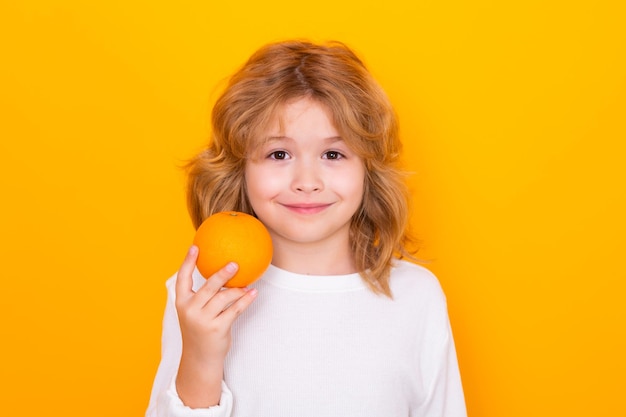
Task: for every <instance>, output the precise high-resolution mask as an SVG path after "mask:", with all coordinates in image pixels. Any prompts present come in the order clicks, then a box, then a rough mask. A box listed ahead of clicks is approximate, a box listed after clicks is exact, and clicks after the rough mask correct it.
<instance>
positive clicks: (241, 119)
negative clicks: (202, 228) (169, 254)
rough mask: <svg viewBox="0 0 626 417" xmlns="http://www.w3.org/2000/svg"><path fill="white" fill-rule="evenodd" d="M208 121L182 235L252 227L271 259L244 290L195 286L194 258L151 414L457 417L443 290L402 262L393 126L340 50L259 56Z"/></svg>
mask: <svg viewBox="0 0 626 417" xmlns="http://www.w3.org/2000/svg"><path fill="white" fill-rule="evenodd" d="M212 123H213V125H212V126H213V132H212V133H213V137H212V141H211V143H210V144H209V146H208V148H207V149H206V150H205V151H204V152H202V153H201V154H200V155H198V156H197V157H196V158H195V159H194V160H193V161H192V163H191V165H190V170H189V190H188V191H189V199H188V205H189V209H190V213H191V217H192V220H193V223H194V225H195V226H196V227H198V226H199V225H200V223H201V222H202V220H203V219H205V218H206V217H207V216H209V215H211V214H213V213H216V212H219V211H226V210H237V211H243V212H247V213H250V214H253V215H255V216H256V217H257V218H258V219H260V220H261V221H262V222H263V223H264V224H265V226H266V227H267V228H268V230H269V232H270V235H271V237H272V242H273V245H274V257H273V260H272V264H271V265H270V267H269V268H268V270H267V271H266V272H265V274H264V275H263V276H262V277H261V279H260V280H259V281H257V282H256V283H254V284H253V285H251V286H250V287H249V288H229V289H223V288H222V286H223V284H224V283H225V282H226V281H227V280H228V279H229V278H231V277H232V276H233V275H234V274H235V273H236V270H237V265H236V264H234V263H230V264H228V265H226V266H225V267H224V268H223V269H222V270H220V271H219V272H217V273H216V274H215V275H213V276H211V277H206V278H208V279H207V280H205V279H204V278H203V277H202V276H200V274H199V273H198V272H197V270H196V269H195V261H196V257H197V253H198V249H197V248H196V247H191V249H190V250H189V252H188V254H187V257H186V259H185V260H184V262H183V264H182V266H181V268H180V270H179V272H178V274H177V276H176V277H172V278H171V279H170V280H169V281H168V282H167V289H168V299H167V305H166V308H165V318H164V322H163V341H162V342H163V345H162V360H161V364H160V366H159V369H158V372H157V376H156V379H155V382H154V386H153V389H152V396H151V399H150V404H149V407H148V410H147V414H146V415H147V416H149V417H153V416H190V417H191V416H232V417H257V416H258V417H329V416H341V417H347V416H370V417H400V416H403V417H404V416H426V417H441V416H448V417H461V416H465V415H466V412H465V404H464V398H463V391H462V387H461V381H460V376H459V370H458V366H457V360H456V353H455V348H454V342H453V339H452V334H451V331H450V326H449V321H448V315H447V310H446V301H445V297H444V295H443V293H442V290H441V287H440V286H439V283H438V281H437V279H436V278H435V277H434V276H433V275H432V274H431V273H430V272H429V271H428V270H426V269H425V268H423V267H421V266H417V265H416V264H413V263H409V262H407V261H405V260H401V259H400V258H401V257H405V256H407V253H406V252H407V251H406V249H405V246H406V245H407V243H408V241H409V236H408V234H407V230H406V229H407V217H408V208H407V201H408V195H407V191H406V189H405V185H404V183H403V175H402V173H401V172H400V170H399V169H398V167H397V160H398V156H399V152H400V143H399V139H398V130H397V124H396V119H395V115H394V112H393V109H392V107H391V106H390V104H389V101H388V99H387V97H386V95H385V94H384V92H383V91H382V90H381V88H380V87H379V86H378V84H377V83H376V82H375V81H374V80H373V78H372V76H371V75H370V73H369V72H368V71H367V69H366V68H365V66H364V65H363V63H362V62H361V61H360V60H359V58H358V57H357V56H356V55H355V54H354V53H353V52H352V51H351V50H350V49H348V48H347V47H346V46H344V45H342V44H340V43H330V44H324V45H318V44H312V43H308V42H296V41H294V42H281V43H276V44H271V45H268V46H266V47H263V48H261V49H260V50H259V51H258V52H256V53H255V54H254V55H252V57H251V58H250V59H249V60H248V62H247V63H246V64H245V65H244V66H243V67H242V68H241V69H240V70H239V71H238V72H237V73H235V74H234V76H233V77H232V78H231V80H230V82H229V84H228V86H227V88H226V90H225V92H224V93H223V94H222V96H221V97H220V98H219V99H218V101H217V102H216V104H215V107H214V109H213V113H212ZM248 249H249V250H254V248H253V247H251V248H248Z"/></svg>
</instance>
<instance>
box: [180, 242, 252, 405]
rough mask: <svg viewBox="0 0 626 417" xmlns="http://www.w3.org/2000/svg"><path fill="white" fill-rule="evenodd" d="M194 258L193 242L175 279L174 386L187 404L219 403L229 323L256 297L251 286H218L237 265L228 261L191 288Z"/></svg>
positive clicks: (194, 248)
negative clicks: (178, 346) (177, 336)
mask: <svg viewBox="0 0 626 417" xmlns="http://www.w3.org/2000/svg"><path fill="white" fill-rule="evenodd" d="M197 257H198V248H197V247H195V246H192V247H191V248H190V249H189V252H188V253H187V256H186V257H185V261H184V262H183V264H182V266H181V268H180V270H179V272H178V277H177V281H176V311H177V312H178V320H179V323H180V330H181V334H182V341H183V351H182V356H181V360H180V367H179V370H178V376H177V379H176V387H177V390H178V395H179V396H180V398H181V399H182V400H183V402H184V403H185V404H186V405H187V406H189V407H192V408H198V407H208V406H211V405H216V404H218V403H219V398H220V395H221V382H222V378H223V373H224V358H225V357H226V354H227V353H228V349H229V348H230V343H231V337H230V329H231V326H232V324H233V322H234V321H235V319H236V318H237V317H238V316H239V315H240V314H241V312H242V311H244V310H245V309H246V308H248V306H249V305H250V304H251V303H252V301H253V300H254V298H255V296H256V290H255V289H252V290H248V289H247V288H228V289H222V286H223V285H224V284H225V283H226V281H228V280H229V279H230V278H232V277H233V276H234V275H235V273H236V272H237V265H236V264H232V263H231V264H229V265H227V266H225V267H224V268H222V269H221V270H219V271H218V272H216V273H215V274H214V275H213V276H211V277H209V279H208V280H207V281H206V282H205V283H204V285H203V286H202V287H201V288H200V289H199V290H198V291H197V292H194V291H193V289H192V272H193V270H194V268H195V263H196V259H197Z"/></svg>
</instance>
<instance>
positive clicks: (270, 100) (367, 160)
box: [187, 41, 415, 297]
mask: <svg viewBox="0 0 626 417" xmlns="http://www.w3.org/2000/svg"><path fill="white" fill-rule="evenodd" d="M303 97H307V98H311V99H314V100H317V101H318V102H319V103H321V104H323V105H324V106H326V107H327V108H328V109H329V111H330V114H331V115H332V116H331V117H332V118H333V122H334V124H335V127H336V128H337V130H338V131H339V133H340V134H341V136H342V138H343V139H344V141H345V142H346V144H347V145H348V146H349V147H350V148H351V149H352V150H354V152H355V153H356V154H357V155H359V156H360V157H361V158H362V160H363V161H364V164H365V168H366V175H365V187H364V196H363V201H362V203H361V207H360V208H359V210H358V211H357V212H356V213H355V215H354V216H353V218H352V222H351V227H350V245H351V248H352V251H353V255H354V261H355V264H356V266H357V268H358V271H359V273H360V274H361V276H362V277H363V279H364V281H365V282H366V283H367V285H368V286H369V288H370V289H371V290H373V291H374V292H375V293H379V294H385V295H387V296H389V297H391V296H392V294H391V290H390V288H389V276H390V271H391V266H392V261H393V259H394V258H397V257H409V258H412V256H411V254H410V253H409V251H408V250H407V247H408V246H409V244H412V243H413V242H415V240H414V239H413V238H412V237H411V236H410V234H409V227H408V217H409V208H408V202H409V193H408V190H407V187H406V184H405V178H404V173H403V171H402V170H401V169H400V168H399V165H398V163H399V156H400V151H401V143H400V140H399V137H398V123H397V118H396V115H395V112H394V110H393V108H392V106H391V104H390V102H389V99H388V98H387V95H386V94H385V92H384V91H383V90H382V88H381V87H380V86H379V84H378V83H377V82H376V81H375V80H374V78H373V77H372V75H371V74H370V72H369V71H368V70H367V68H366V67H365V65H364V63H363V62H362V61H361V59H359V57H358V56H357V55H356V54H355V53H354V52H353V51H352V50H351V49H350V48H348V47H347V46H346V45H344V44H342V43H340V42H329V43H324V44H315V43H311V42H308V41H286V42H278V43H272V44H269V45H266V46H264V47H262V48H261V49H259V50H258V51H257V52H255V53H254V54H253V55H252V56H251V57H250V58H249V60H248V61H247V62H246V63H245V64H244V65H243V66H242V67H241V68H240V69H239V70H238V71H237V72H235V74H234V75H233V76H232V77H231V78H230V80H229V82H228V84H227V86H226V88H225V90H224V92H223V93H222V94H221V96H220V97H219V98H218V99H217V101H216V103H215V105H214V107H213V111H212V118H211V122H212V138H211V141H210V143H209V145H208V147H207V148H206V149H205V150H204V151H203V152H201V153H200V154H199V155H197V156H196V157H195V158H194V159H192V160H191V161H190V162H189V164H188V166H187V168H188V189H187V191H188V193H187V203H188V209H189V213H190V215H191V219H192V221H193V224H194V226H195V227H196V228H197V227H198V226H199V225H200V224H201V223H202V221H203V220H204V219H205V218H206V217H208V216H210V215H211V214H213V213H216V212H220V211H226V210H237V211H242V212H245V213H249V214H252V215H254V211H253V209H252V207H251V205H250V203H249V201H248V198H247V196H246V186H245V177H244V170H245V164H246V159H247V157H248V155H249V150H250V148H251V147H252V146H254V144H255V143H258V137H259V133H261V131H262V129H263V128H264V127H266V126H267V125H268V123H269V122H270V121H271V120H272V118H273V117H274V116H275V115H276V114H277V112H278V111H279V110H280V107H281V106H282V105H284V104H286V103H287V102H289V101H292V100H296V99H298V98H303ZM412 259H413V258H412Z"/></svg>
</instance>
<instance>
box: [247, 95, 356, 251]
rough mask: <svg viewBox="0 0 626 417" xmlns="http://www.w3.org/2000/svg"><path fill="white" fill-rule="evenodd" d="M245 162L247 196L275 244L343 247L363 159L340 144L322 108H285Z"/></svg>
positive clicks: (309, 103) (303, 102)
mask: <svg viewBox="0 0 626 417" xmlns="http://www.w3.org/2000/svg"><path fill="white" fill-rule="evenodd" d="M278 116H279V117H277V118H276V120H274V122H273V123H271V124H270V126H269V127H268V129H267V130H266V131H265V132H264V134H263V135H262V137H261V142H260V145H259V146H258V148H257V149H255V150H254V152H253V153H252V155H251V158H250V159H249V160H248V161H247V163H246V171H245V176H246V184H247V193H248V198H249V200H250V203H251V205H252V208H253V209H254V211H255V213H256V215H257V216H258V217H259V219H260V220H261V221H262V222H263V223H264V224H265V226H266V227H267V228H268V230H269V231H270V234H271V235H272V239H273V240H274V243H275V245H276V244H277V243H278V244H279V245H280V246H281V247H285V246H286V245H309V246H311V247H315V246H317V247H319V245H334V246H340V247H346V248H348V247H349V228H350V221H351V219H352V216H353V215H354V214H355V212H356V211H357V210H358V209H359V207H360V205H361V201H362V199H363V191H364V180H365V167H364V165H363V161H362V160H361V158H360V157H358V156H357V155H356V154H355V153H354V152H353V151H352V150H351V149H350V148H349V147H348V146H347V144H346V143H345V142H344V141H343V139H342V138H341V136H340V134H339V133H338V132H337V129H336V128H335V127H334V125H333V123H332V121H331V118H330V117H329V113H328V111H327V109H326V108H325V106H323V105H321V104H320V103H318V102H316V101H314V100H311V99H307V98H303V99H299V100H297V101H293V102H290V103H288V104H286V105H285V106H284V107H283V108H282V111H280V112H279V115H278Z"/></svg>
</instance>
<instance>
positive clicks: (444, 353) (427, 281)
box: [146, 261, 466, 417]
mask: <svg viewBox="0 0 626 417" xmlns="http://www.w3.org/2000/svg"><path fill="white" fill-rule="evenodd" d="M174 280H175V277H172V278H170V279H169V280H168V281H167V289H168V300H167V304H166V309H165V317H164V321H163V340H162V359H161V364H160V365H159V370H158V372H157V376H156V379H155V382H154V386H153V389H152V395H151V399H150V404H149V407H148V410H147V412H146V416H147V417H155V416H159V417H165V416H168V417H183V416H188V417H204V416H207V417H208V416H215V417H217V416H219V417H226V416H231V417H334V416H337V417H339V416H341V417H357V416H358V417H366V416H367V417H400V416H403V417H444V416H445V417H465V416H466V411H465V401H464V397H463V389H462V386H461V379H460V375H459V369H458V364H457V358H456V352H455V348H454V341H453V338H452V333H451V331H450V325H449V320H448V314H447V308H446V300H445V296H444V294H443V292H442V290H441V287H440V285H439V282H438V281H437V279H436V277H435V276H434V275H433V274H432V273H431V272H430V271H428V270H427V269H425V268H423V267H421V266H418V265H414V264H411V263H408V262H405V261H397V262H396V266H395V267H394V268H393V270H392V274H391V281H390V285H391V290H392V293H393V299H390V298H388V297H385V296H382V295H376V294H374V293H373V292H372V291H370V290H369V289H368V288H367V287H366V286H365V284H364V282H363V280H362V279H361V277H360V275H359V274H351V275H342V276H311V275H299V274H294V273H291V272H287V271H284V270H281V269H279V268H276V267H274V266H272V265H270V267H269V269H268V270H267V271H266V273H265V274H264V275H263V277H262V279H260V280H259V281H257V282H256V283H255V284H253V286H254V287H256V288H258V291H259V292H258V295H257V298H256V300H255V301H254V302H253V303H252V305H251V306H250V307H249V308H248V309H247V310H246V311H245V312H244V313H243V314H242V315H241V316H240V317H239V318H238V319H237V320H236V322H235V324H234V325H233V328H232V347H231V350H230V352H229V353H228V356H227V357H226V362H225V368H224V381H223V384H222V387H223V392H222V397H221V400H220V405H218V406H215V407H210V408H207V409H191V408H189V407H186V406H185V405H184V404H183V403H182V402H181V400H180V399H179V397H178V395H177V393H176V388H175V384H174V380H175V378H176V372H177V368H178V363H179V361H180V354H181V336H180V328H179V325H178V319H177V316H176V311H175V308H174V298H175V293H174V290H175V281H174ZM203 282H204V279H203V278H202V277H201V276H200V275H199V274H198V272H197V271H196V272H195V273H194V289H197V288H199V287H200V286H201V285H202V284H203Z"/></svg>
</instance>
